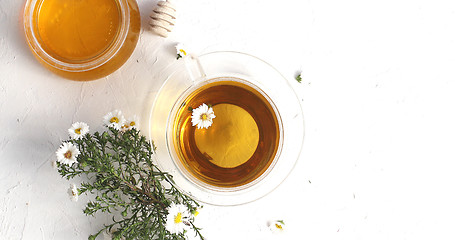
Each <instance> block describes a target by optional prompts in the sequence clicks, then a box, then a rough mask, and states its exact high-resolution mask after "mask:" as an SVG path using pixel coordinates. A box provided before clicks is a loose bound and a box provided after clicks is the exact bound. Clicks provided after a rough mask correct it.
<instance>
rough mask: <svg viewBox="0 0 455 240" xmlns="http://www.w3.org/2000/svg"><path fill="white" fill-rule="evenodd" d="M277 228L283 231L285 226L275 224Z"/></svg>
mask: <svg viewBox="0 0 455 240" xmlns="http://www.w3.org/2000/svg"><path fill="white" fill-rule="evenodd" d="M275 227H276V228H278V229H280V230H283V226H281V225H280V224H278V223H275Z"/></svg>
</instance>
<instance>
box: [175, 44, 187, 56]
mask: <svg viewBox="0 0 455 240" xmlns="http://www.w3.org/2000/svg"><path fill="white" fill-rule="evenodd" d="M175 50H177V59H179V58H182V57H184V56H186V55H187V52H186V50H185V46H184V45H183V44H182V43H177V45H175Z"/></svg>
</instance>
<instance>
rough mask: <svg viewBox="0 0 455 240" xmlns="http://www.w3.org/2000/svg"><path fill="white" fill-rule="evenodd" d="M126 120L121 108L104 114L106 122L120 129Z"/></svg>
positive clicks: (109, 125)
mask: <svg viewBox="0 0 455 240" xmlns="http://www.w3.org/2000/svg"><path fill="white" fill-rule="evenodd" d="M125 122H126V120H125V117H124V116H123V114H122V111H120V110H114V111H112V112H110V113H108V114H106V116H104V124H106V126H108V127H112V128H115V129H117V130H120V129H121V128H122V126H123V125H125Z"/></svg>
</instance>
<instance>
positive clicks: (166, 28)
mask: <svg viewBox="0 0 455 240" xmlns="http://www.w3.org/2000/svg"><path fill="white" fill-rule="evenodd" d="M175 17H176V8H175V5H174V4H172V3H171V2H170V1H159V2H158V4H157V6H156V7H155V8H154V9H153V11H152V12H151V13H150V23H149V24H150V28H151V30H152V31H153V32H155V33H156V34H157V35H159V36H161V37H167V36H168V35H169V33H170V32H171V31H172V28H173V27H174V25H175Z"/></svg>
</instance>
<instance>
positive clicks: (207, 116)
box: [191, 103, 216, 129]
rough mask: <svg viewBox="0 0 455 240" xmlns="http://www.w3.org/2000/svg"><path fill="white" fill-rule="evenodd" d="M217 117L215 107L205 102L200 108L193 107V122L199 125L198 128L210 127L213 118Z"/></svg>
mask: <svg viewBox="0 0 455 240" xmlns="http://www.w3.org/2000/svg"><path fill="white" fill-rule="evenodd" d="M215 117H216V116H215V114H214V112H213V108H212V107H209V106H207V105H206V104H205V103H203V104H202V105H201V106H199V107H198V108H196V109H193V114H192V115H191V123H192V124H193V126H196V125H197V128H198V129H201V128H209V127H210V126H211V125H212V123H213V120H212V119H214V118H215Z"/></svg>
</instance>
